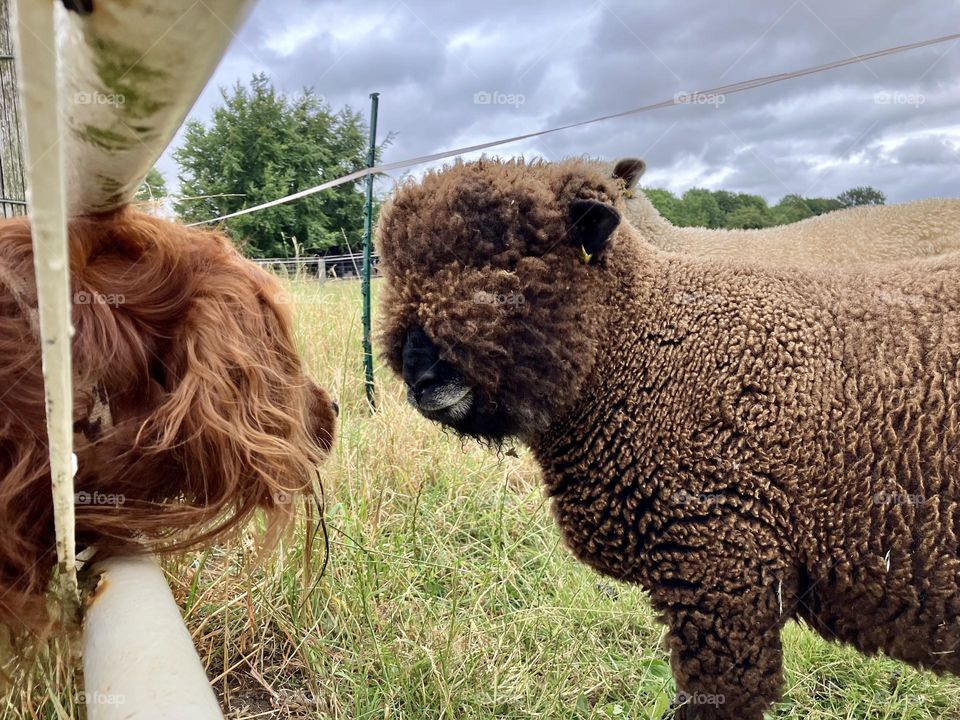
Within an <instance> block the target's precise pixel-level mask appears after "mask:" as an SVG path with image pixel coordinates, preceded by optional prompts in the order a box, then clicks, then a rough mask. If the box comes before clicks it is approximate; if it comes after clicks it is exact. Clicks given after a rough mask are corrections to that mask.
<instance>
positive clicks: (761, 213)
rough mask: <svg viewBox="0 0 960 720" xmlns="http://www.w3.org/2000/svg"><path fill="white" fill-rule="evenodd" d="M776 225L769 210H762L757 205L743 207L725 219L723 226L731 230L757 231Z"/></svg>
mask: <svg viewBox="0 0 960 720" xmlns="http://www.w3.org/2000/svg"><path fill="white" fill-rule="evenodd" d="M764 205H766V203H764ZM776 224H777V222H776V220H775V219H774V215H773V213H772V212H770V209H769V208H763V209H761V208H758V207H756V206H755V205H743V206H742V207H739V208H737V209H736V210H734V211H733V212H732V213H730V214H729V215H727V216H726V218H724V223H723V226H724V227H725V228H731V229H734V228H739V229H743V230H755V229H758V228H765V227H770V226H771V225H776Z"/></svg>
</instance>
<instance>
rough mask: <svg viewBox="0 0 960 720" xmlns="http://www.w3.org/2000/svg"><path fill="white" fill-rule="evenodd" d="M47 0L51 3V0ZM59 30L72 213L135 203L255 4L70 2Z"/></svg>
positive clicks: (224, 0)
mask: <svg viewBox="0 0 960 720" xmlns="http://www.w3.org/2000/svg"><path fill="white" fill-rule="evenodd" d="M47 2H48V3H49V0H47ZM70 4H71V5H74V6H78V7H89V6H91V5H92V11H91V12H88V13H86V14H83V13H81V12H74V11H70V12H68V11H65V10H64V11H62V12H61V16H62V17H61V18H60V21H61V22H60V23H59V27H58V36H59V45H60V55H61V58H62V61H61V74H62V92H63V98H64V107H63V112H64V119H65V125H66V130H67V136H66V152H67V168H68V171H69V173H70V174H69V176H68V179H67V180H68V182H67V187H68V190H69V196H68V207H69V210H70V214H71V215H79V214H87V213H96V212H106V211H109V210H113V209H116V208H118V207H121V206H122V205H125V204H126V203H128V202H129V201H130V200H131V199H133V196H134V194H135V193H136V190H137V187H138V186H139V185H140V183H141V181H142V180H143V178H144V177H145V176H146V174H147V172H148V171H149V170H150V168H151V167H152V166H153V163H154V162H155V161H156V160H157V158H158V157H160V154H161V153H162V152H163V151H164V150H165V149H166V147H167V145H168V144H169V142H170V140H171V139H172V138H173V136H174V134H175V133H176V132H177V129H178V128H179V127H180V124H181V123H182V122H183V119H184V118H185V117H186V115H187V112H188V111H189V110H190V108H191V107H192V105H193V103H194V102H195V101H196V99H197V97H198V96H199V95H200V92H201V91H202V90H203V87H204V85H206V83H207V80H208V79H209V78H210V76H211V75H212V74H213V71H214V69H215V68H216V66H217V64H218V63H219V62H220V59H221V57H222V56H223V54H224V53H225V52H226V49H227V46H228V45H229V44H230V41H231V40H232V39H233V38H234V36H235V33H236V32H237V31H238V29H239V27H240V25H241V24H242V23H243V20H244V19H245V18H246V16H247V14H248V12H249V10H250V8H251V7H252V5H253V2H252V0H202V2H197V0H162V2H161V1H159V0H94V2H92V3H89V4H87V3H84V2H71V3H70Z"/></svg>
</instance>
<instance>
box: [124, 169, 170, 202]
mask: <svg viewBox="0 0 960 720" xmlns="http://www.w3.org/2000/svg"><path fill="white" fill-rule="evenodd" d="M167 194H168V193H167V181H166V180H165V179H164V177H163V173H161V172H160V171H159V170H157V169H156V168H155V167H154V168H150V172H148V173H147V176H146V177H145V178H144V179H143V182H142V183H140V187H139V188H137V194H136V195H134V198H133V199H134V202H149V201H150V200H163V198H165V197H167Z"/></svg>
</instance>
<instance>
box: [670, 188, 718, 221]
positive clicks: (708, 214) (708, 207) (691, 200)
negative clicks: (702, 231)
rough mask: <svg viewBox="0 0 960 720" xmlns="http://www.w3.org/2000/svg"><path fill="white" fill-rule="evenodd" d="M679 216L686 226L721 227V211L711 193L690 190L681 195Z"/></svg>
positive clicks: (697, 189)
mask: <svg viewBox="0 0 960 720" xmlns="http://www.w3.org/2000/svg"><path fill="white" fill-rule="evenodd" d="M680 216H681V218H682V220H683V222H682V224H683V225H686V226H695V227H708V228H719V227H723V211H722V210H721V209H720V204H719V203H718V202H717V199H716V198H715V197H714V195H713V193H712V192H710V191H709V190H705V189H703V188H691V189H690V190H687V191H686V192H685V193H684V194H683V198H682V204H681V212H680Z"/></svg>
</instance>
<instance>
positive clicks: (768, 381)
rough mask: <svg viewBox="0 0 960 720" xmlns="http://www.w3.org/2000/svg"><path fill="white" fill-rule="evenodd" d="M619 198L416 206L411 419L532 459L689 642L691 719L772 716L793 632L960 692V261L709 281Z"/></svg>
mask: <svg viewBox="0 0 960 720" xmlns="http://www.w3.org/2000/svg"><path fill="white" fill-rule="evenodd" d="M620 196H621V191H620V188H619V187H617V185H616V184H615V183H614V182H613V181H612V180H610V179H609V178H608V177H605V175H604V174H602V173H598V172H597V171H596V169H594V168H592V167H591V166H590V165H589V164H587V163H584V162H581V161H571V162H565V163H560V164H556V165H550V164H546V163H534V164H529V165H525V164H523V163H522V162H496V161H488V160H484V161H480V162H474V163H469V164H457V165H455V166H453V167H450V168H448V169H445V170H443V171H440V172H432V173H428V174H427V175H426V176H425V178H424V179H423V181H422V182H421V183H420V184H413V183H407V184H405V185H403V186H401V187H400V188H399V189H398V191H397V192H396V194H395V195H394V197H393V198H392V199H391V200H390V201H389V202H388V203H387V205H386V206H385V208H384V210H383V212H382V215H381V218H380V222H379V229H378V243H379V250H380V254H381V265H380V267H381V269H382V270H383V272H384V275H385V276H386V279H387V288H386V291H385V295H384V297H383V307H382V310H383V313H384V317H385V319H384V326H383V332H382V342H383V348H384V355H385V357H386V359H387V361H388V362H389V365H390V366H391V367H392V368H393V369H394V370H395V371H396V372H397V373H399V374H401V375H402V376H403V378H404V379H405V381H406V383H407V385H408V386H409V399H410V402H411V403H412V404H413V405H414V406H415V407H416V408H417V409H418V410H419V411H420V412H421V413H422V414H423V415H425V416H426V417H428V418H431V419H433V420H436V421H438V422H441V423H444V424H445V425H447V426H449V427H451V428H453V429H455V430H456V431H458V432H460V433H463V434H465V435H469V436H477V437H481V438H487V439H490V440H492V441H494V442H498V441H501V440H502V439H504V438H505V437H507V436H516V437H518V438H520V439H521V440H522V441H524V442H525V443H526V444H527V445H528V446H529V447H530V448H531V449H532V451H533V453H534V455H535V457H536V459H537V461H538V462H539V464H540V465H541V467H542V470H543V478H544V482H545V484H546V488H547V492H548V494H549V495H550V496H551V497H552V505H553V511H554V514H555V516H556V519H557V522H558V523H559V526H560V529H561V531H562V533H563V536H564V537H565V539H566V541H567V543H568V544H569V546H570V547H571V548H572V550H573V552H574V553H575V554H576V556H577V557H578V558H580V559H581V560H583V561H584V562H586V563H588V564H589V565H591V566H592V567H593V568H595V569H597V570H598V571H600V572H602V573H605V574H607V575H610V576H613V577H615V578H619V579H621V580H625V581H630V582H636V583H639V584H641V585H642V586H643V587H645V588H646V589H647V590H648V591H649V593H650V597H651V601H652V603H653V605H654V606H655V607H656V608H657V609H658V610H659V611H660V612H661V613H662V617H663V619H664V620H665V621H666V622H667V623H668V624H669V628H670V647H671V653H672V665H673V670H674V676H675V679H676V682H677V687H678V689H679V690H680V691H682V692H684V693H686V694H687V695H688V696H689V697H690V698H692V699H693V702H690V703H688V704H686V705H684V706H683V707H681V708H680V709H679V710H678V713H679V716H680V717H687V718H736V719H737V720H752V719H759V718H761V716H762V713H763V711H764V709H766V708H767V707H768V706H769V705H770V704H771V703H772V702H774V701H775V700H776V699H777V698H778V697H779V695H780V693H781V686H782V668H781V665H782V655H781V646H780V629H781V628H782V627H783V625H784V624H785V623H786V622H787V620H788V619H790V618H802V619H804V620H805V621H806V622H808V623H809V624H810V625H811V626H812V627H813V628H814V629H815V630H817V631H818V632H819V633H820V634H821V635H823V636H824V637H826V638H830V639H835V640H838V641H841V642H846V643H850V644H851V645H853V646H855V647H856V648H858V649H860V650H861V651H863V652H864V653H868V654H870V653H875V652H877V651H880V650H882V651H884V652H886V653H888V654H889V655H891V656H892V657H895V658H899V659H901V660H904V661H906V662H908V663H911V664H913V665H916V666H918V667H924V668H928V669H932V670H935V671H938V672H944V671H948V672H951V673H954V674H957V673H960V557H958V553H960V539H958V538H960V254H954V255H951V256H944V257H943V258H938V259H932V260H914V261H910V262H906V263H901V264H892V265H879V264H878V265H873V266H857V267H856V268H855V269H847V270H839V269H836V268H833V269H824V270H821V271H816V270H812V269H809V270H801V269H796V268H794V269H787V268H777V267H765V266H762V265H758V264H742V263H736V262H720V261H708V260H704V259H701V258H693V257H689V256H685V255H679V254H674V253H665V252H662V251H659V250H657V249H655V248H654V247H652V246H651V245H649V244H648V243H647V242H646V241H645V239H644V237H643V236H642V235H641V234H640V233H639V232H638V231H637V230H635V229H634V228H633V227H632V226H630V224H629V223H626V222H620V216H619V212H618V209H617V208H619V209H621V210H622V207H623V205H622V199H621V197H620ZM839 240H840V239H839V238H838V241H839ZM697 701H699V702H697Z"/></svg>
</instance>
